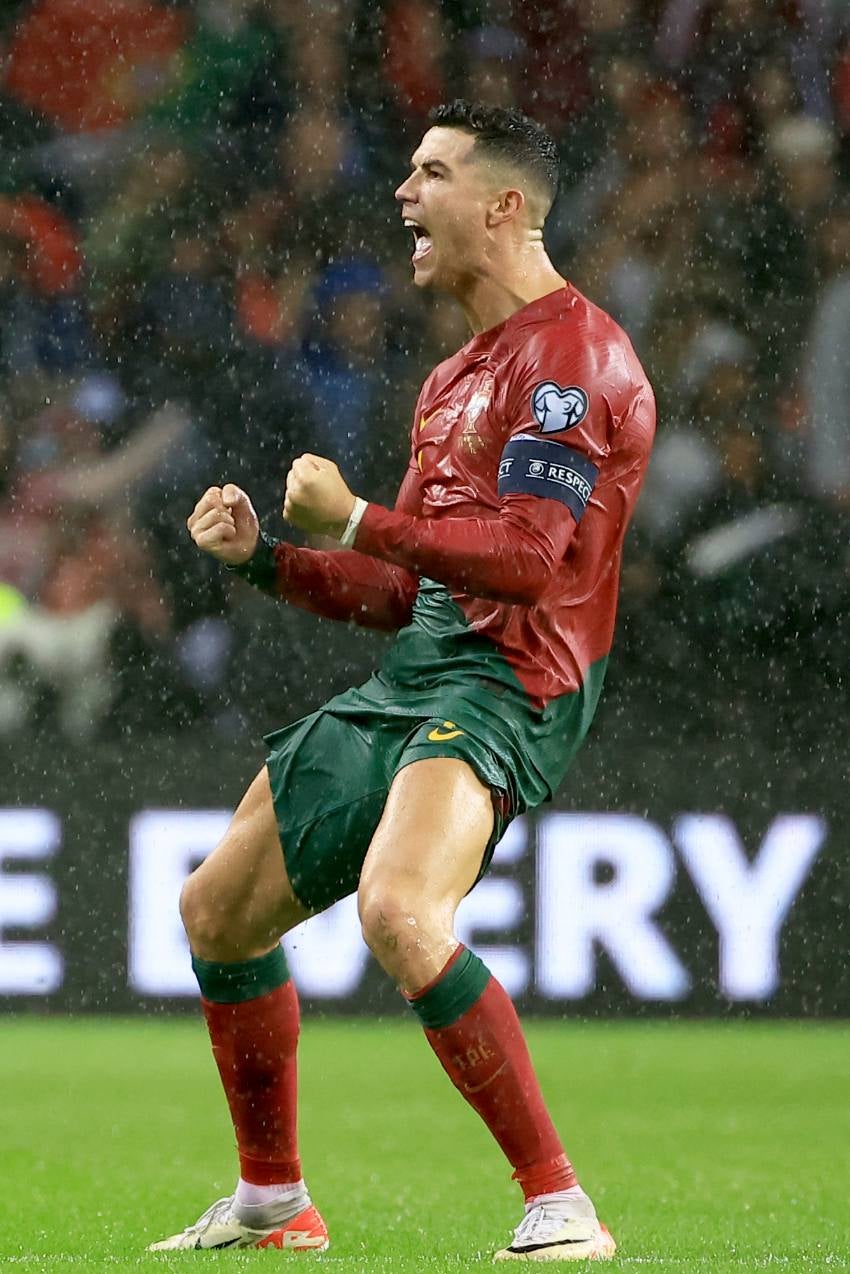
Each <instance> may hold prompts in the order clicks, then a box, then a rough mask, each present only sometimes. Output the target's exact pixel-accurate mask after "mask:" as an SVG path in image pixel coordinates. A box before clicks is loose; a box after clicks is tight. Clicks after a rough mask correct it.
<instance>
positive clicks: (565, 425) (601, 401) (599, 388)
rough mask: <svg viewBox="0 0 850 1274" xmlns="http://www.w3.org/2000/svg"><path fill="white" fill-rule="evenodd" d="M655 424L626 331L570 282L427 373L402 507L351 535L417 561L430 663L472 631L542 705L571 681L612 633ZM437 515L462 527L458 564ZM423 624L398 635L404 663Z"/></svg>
mask: <svg viewBox="0 0 850 1274" xmlns="http://www.w3.org/2000/svg"><path fill="white" fill-rule="evenodd" d="M654 428H655V401H654V397H653V394H652V390H651V388H650V386H649V383H648V381H647V378H646V376H645V374H644V372H643V369H642V368H641V366H640V363H639V362H638V360H637V357H636V355H635V353H634V351H633V349H632V347H631V344H630V342H629V340H628V338H627V337H626V336H625V335H624V333H623V332H622V331H621V330H620V328H618V327H617V325H616V324H615V323H614V322H613V320H612V319H610V318H609V317H608V316H607V315H606V314H604V313H603V312H602V311H601V310H599V309H598V308H597V307H596V306H594V305H592V304H591V303H590V302H589V301H587V300H586V299H585V298H584V297H583V296H582V295H581V294H580V293H579V292H577V291H576V290H575V289H574V288H572V287H566V288H563V289H562V290H560V291H557V292H554V293H551V294H550V295H548V296H545V297H543V298H542V299H540V300H538V301H535V302H533V303H532V304H531V305H527V306H525V307H524V308H523V309H522V310H519V311H518V312H517V313H516V314H514V315H513V316H512V317H511V318H509V319H508V320H507V321H506V322H504V323H502V324H501V325H500V326H498V327H496V328H493V329H491V330H490V331H488V332H485V333H484V334H482V335H481V336H478V337H475V338H474V339H473V340H471V341H470V342H469V343H468V344H467V345H465V346H464V347H463V349H462V350H460V352H459V353H458V354H456V355H454V357H452V358H449V359H447V360H446V361H445V362H443V363H441V364H440V365H439V366H438V367H437V368H436V369H435V370H434V371H433V372H432V374H431V375H430V376H429V378H428V380H427V381H426V382H425V385H424V386H423V388H422V392H421V394H420V397H419V401H418V403H417V407H416V418H415V421H414V426H413V434H412V445H411V457H410V468H409V472H408V477H407V479H406V482H405V487H404V493H405V501H404V506H405V511H407V514H408V516H405V511H399V510H396V511H394V512H392V513H389V512H388V511H384V510H381V509H379V508H376V507H375V506H370V507H369V509H367V511H366V514H365V517H364V519H363V522H362V524H361V528H360V531H359V533H358V536H357V540H356V542H355V543H356V547H357V548H358V549H360V550H361V551H365V552H367V553H375V554H378V555H380V556H381V557H387V558H389V559H390V560H393V561H396V562H400V563H402V564H403V565H406V566H408V567H410V568H411V569H412V570H414V571H416V572H417V573H418V574H419V575H420V577H421V582H420V586H419V593H418V596H417V599H416V604H415V606H414V611H413V628H414V630H415V629H417V628H418V629H420V630H422V632H423V633H424V632H427V633H428V634H430V636H431V638H432V641H431V642H430V643H429V645H430V649H429V652H428V653H429V662H430V666H432V667H433V666H434V661H437V662H439V659H440V645H441V642H442V643H443V646H444V651H445V658H446V659H447V660H448V661H449V662H454V663H455V664H456V662H457V660H458V658H459V657H461V655H462V644H463V637H464V635H465V634H476V635H477V636H478V637H480V638H485V639H486V641H487V642H488V643H490V644H491V645H492V647H493V649H494V650H495V651H497V652H498V655H499V658H500V659H503V660H505V661H506V662H507V663H508V664H509V666H510V668H511V669H512V671H513V673H514V674H515V675H516V677H517V678H518V679H519V681H520V682H521V683H522V685H523V686H524V687H525V689H526V691H527V693H528V695H529V698H530V699H531V700H532V701H533V702H534V704H535V705H536V706H537V707H539V708H544V707H545V706H546V705H547V704H548V703H550V702H551V701H552V700H553V699H554V698H556V697H557V696H559V695H563V694H567V693H570V692H571V691H575V690H578V689H579V687H580V686H581V685H582V683H583V681H584V678H585V676H586V674H587V672H588V669H590V668H591V667H592V666H593V665H594V664H595V663H597V661H599V660H601V659H603V658H604V657H605V656H606V655H607V654H608V651H609V649H610V646H611V640H612V635H613V630H614V618H615V612H616V603H617V589H618V581H619V570H620V555H621V550H622V544H623V536H624V533H625V530H626V526H627V524H628V520H629V517H630V515H631V511H632V509H633V507H634V503H635V500H636V498H637V494H638V490H639V487H640V483H641V480H642V477H643V473H644V469H645V467H646V462H647V459H648V456H649V451H650V447H651V443H652V438H653V433H654ZM411 515H412V516H411ZM458 519H462V520H463V522H464V524H465V525H464V528H463V532H461V523H460V522H459V521H458ZM491 523H492V524H496V523H498V524H500V526H499V529H498V531H497V528H496V526H495V525H490V524H491ZM482 524H484V525H482ZM436 525H442V528H443V534H444V536H445V535H448V536H452V537H454V536H456V537H457V553H458V557H457V558H456V560H455V562H454V564H453V565H454V569H452V567H451V565H449V564H448V563H447V562H446V561H445V558H446V556H447V555H446V552H445V549H446V548H447V547H448V546H447V545H446V544H445V543H444V542H443V541H441V540H440V539H439V538H438V536H437V535H435V533H434V528H435V526H436ZM502 529H504V532H505V533H504V535H503V536H502V537H501V538H500V536H499V532H500V531H501V530H502ZM447 566H448V567H449V569H446V568H447ZM434 568H436V569H434ZM441 568H442V569H441ZM482 568H483V569H482ZM417 636H418V634H417V633H416V632H415V631H414V632H412V633H406V634H405V635H404V637H403V638H402V639H400V641H399V643H398V644H397V650H396V651H395V652H394V654H395V658H394V659H393V661H392V662H393V665H394V666H395V667H396V668H397V669H398V670H401V668H402V667H403V665H404V662H405V657H406V644H408V643H410V644H411V645H413V644H415V641H416V638H417ZM452 639H454V641H452ZM458 643H460V645H459V644H458ZM421 644H423V643H420V645H421ZM476 646H477V643H476ZM423 653H424V651H423ZM415 661H416V657H415V656H414V662H415Z"/></svg>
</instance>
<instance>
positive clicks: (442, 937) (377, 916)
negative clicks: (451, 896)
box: [358, 884, 456, 992]
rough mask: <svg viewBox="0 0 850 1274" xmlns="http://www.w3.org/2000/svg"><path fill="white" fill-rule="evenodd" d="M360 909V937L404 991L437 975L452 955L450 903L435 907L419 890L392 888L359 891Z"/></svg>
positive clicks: (384, 886)
mask: <svg viewBox="0 0 850 1274" xmlns="http://www.w3.org/2000/svg"><path fill="white" fill-rule="evenodd" d="M358 909H359V912H360V924H361V927H362V931H363V939H364V941H365V943H366V945H367V946H368V948H369V950H370V951H371V952H372V954H373V955H374V957H375V959H376V960H377V961H378V963H379V964H380V965H381V967H382V968H383V969H385V970H386V972H387V973H389V974H390V976H391V977H393V978H395V979H396V981H397V982H399V983H400V984H401V986H402V987H403V988H404V989H405V990H406V991H411V992H412V991H416V990H418V989H419V988H420V987H421V986H424V985H425V983H426V982H428V981H430V979H431V978H432V977H433V976H435V974H436V973H438V972H439V970H440V969H441V968H442V967H443V965H444V964H445V963H446V960H447V959H448V958H449V956H450V955H451V952H452V950H453V949H454V947H455V945H456V943H455V940H454V938H453V936H452V932H453V931H452V918H453V917H452V912H453V908H451V907H450V906H449V905H443V906H440V905H436V904H434V903H433V902H432V901H430V900H428V899H427V898H423V896H422V894H421V892H419V893H416V892H414V891H412V890H410V889H408V888H405V887H401V886H399V885H396V884H389V885H383V886H381V885H373V886H372V887H370V888H369V889H367V890H361V893H360V894H359V896H358Z"/></svg>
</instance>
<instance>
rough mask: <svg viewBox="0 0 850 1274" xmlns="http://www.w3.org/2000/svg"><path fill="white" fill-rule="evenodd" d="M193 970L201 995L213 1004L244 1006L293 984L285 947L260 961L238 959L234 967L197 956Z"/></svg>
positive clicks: (193, 958)
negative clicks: (246, 1001) (290, 982)
mask: <svg viewBox="0 0 850 1274" xmlns="http://www.w3.org/2000/svg"><path fill="white" fill-rule="evenodd" d="M192 969H193V970H194V973H195V977H196V978H197V979H198V986H199V987H200V988H201V995H202V996H203V997H204V999H205V1000H211V1001H212V1002H213V1004H240V1003H241V1002H242V1001H243V1000H256V999H259V997H260V996H261V995H268V993H269V992H270V991H276V990H277V988H278V987H279V986H283V984H284V982H288V981H289V966H288V965H287V963H286V954H285V952H284V950H283V947H275V949H274V951H270V952H269V953H268V955H264V956H259V957H258V958H257V959H256V960H236V961H234V962H233V963H231V964H219V963H218V961H217V960H201V959H200V957H198V956H194V955H193V956H192Z"/></svg>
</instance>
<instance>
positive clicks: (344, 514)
mask: <svg viewBox="0 0 850 1274" xmlns="http://www.w3.org/2000/svg"><path fill="white" fill-rule="evenodd" d="M353 508H354V496H353V495H352V493H351V491H349V489H348V487H347V485H346V483H345V479H344V478H343V476H342V474H341V473H340V471H339V469H338V468H337V467H336V465H335V464H334V462H333V461H332V460H324V459H323V458H322V457H321V456H311V455H304V456H299V457H298V459H297V460H293V462H292V468H291V469H290V470H289V473H288V474H287V476H286V497H285V499H284V502H283V516H284V517H285V518H286V520H287V522H291V523H292V525H293V526H297V527H300V528H301V530H302V531H311V532H312V533H313V534H315V535H332V536H334V538H335V539H339V538H340V536H341V535H342V533H343V532H344V530H345V528H346V526H347V524H348V519H349V518H350V517H351V511H352V509H353Z"/></svg>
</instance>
